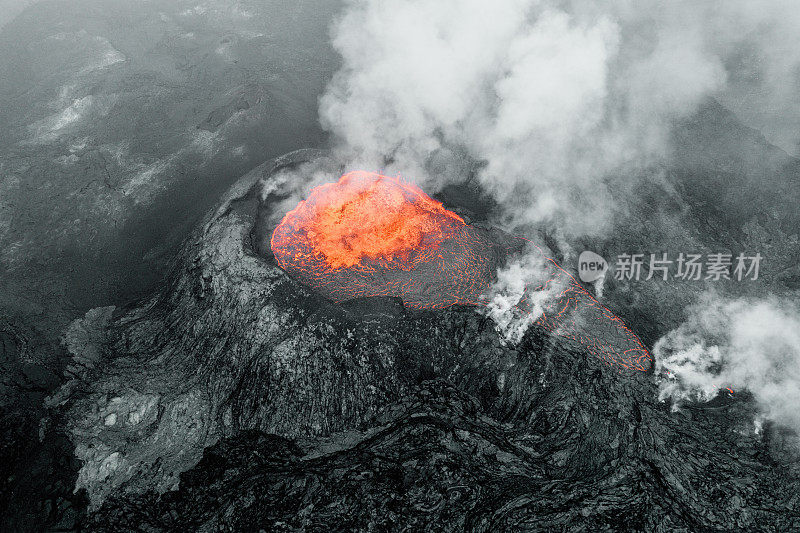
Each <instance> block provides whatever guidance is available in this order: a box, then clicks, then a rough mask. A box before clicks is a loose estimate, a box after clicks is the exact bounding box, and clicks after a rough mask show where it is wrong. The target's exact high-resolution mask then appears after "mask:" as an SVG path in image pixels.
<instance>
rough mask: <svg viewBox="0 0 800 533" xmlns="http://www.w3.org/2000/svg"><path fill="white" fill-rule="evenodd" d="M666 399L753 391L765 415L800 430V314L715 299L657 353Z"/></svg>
mask: <svg viewBox="0 0 800 533" xmlns="http://www.w3.org/2000/svg"><path fill="white" fill-rule="evenodd" d="M653 351H654V355H655V356H656V361H657V370H660V371H662V372H667V373H668V374H669V377H667V378H665V379H664V380H663V381H662V383H661V399H666V398H668V397H669V398H672V399H674V400H677V401H678V402H680V401H681V400H687V399H689V400H698V399H699V400H708V399H711V398H713V397H714V396H716V394H717V393H718V392H719V391H720V390H721V389H724V388H726V387H731V388H732V389H734V390H739V389H748V390H749V391H750V392H751V393H752V394H753V396H754V398H755V400H756V401H757V402H758V404H759V405H760V407H761V408H762V410H763V411H764V414H765V415H766V416H767V417H770V418H773V419H775V420H776V421H778V422H781V423H783V424H787V425H790V426H792V427H794V428H796V429H798V430H800V412H798V410H797V406H798V405H800V309H798V307H797V306H796V305H792V304H788V303H785V302H781V301H778V300H777V299H768V300H748V299H735V300H724V299H721V298H718V297H715V296H713V295H709V296H706V297H705V298H704V299H703V301H702V302H701V303H700V304H698V305H697V306H695V307H693V308H692V309H691V310H690V313H689V317H688V319H687V321H686V322H685V323H684V324H683V325H681V326H680V327H679V328H677V329H675V330H673V331H672V332H670V333H669V334H667V335H665V336H664V337H663V338H662V339H661V340H659V341H658V342H657V343H656V345H655V348H654V350H653Z"/></svg>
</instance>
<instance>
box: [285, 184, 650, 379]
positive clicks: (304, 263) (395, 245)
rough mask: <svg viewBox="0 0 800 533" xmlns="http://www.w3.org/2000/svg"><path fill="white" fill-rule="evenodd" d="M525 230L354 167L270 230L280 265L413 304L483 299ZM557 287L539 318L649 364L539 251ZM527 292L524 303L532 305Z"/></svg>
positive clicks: (634, 363) (320, 288)
mask: <svg viewBox="0 0 800 533" xmlns="http://www.w3.org/2000/svg"><path fill="white" fill-rule="evenodd" d="M523 241H524V240H523V239H519V238H516V237H513V236H509V235H507V234H500V233H499V232H492V231H490V230H486V229H483V228H479V227H476V226H471V225H469V224H466V223H465V222H464V220H463V219H462V218H461V217H459V216H458V215H457V214H455V213H453V212H452V211H449V210H448V209H446V208H445V207H444V206H443V205H442V204H441V203H440V202H437V201H436V200H434V199H432V198H431V197H429V196H428V195H427V194H425V193H424V192H423V191H422V190H421V189H420V188H418V187H416V186H415V185H412V184H409V183H405V182H403V181H401V180H399V179H397V178H391V177H388V176H382V175H380V174H375V173H371V172H362V171H356V172H350V173H348V174H345V175H344V176H342V177H341V178H340V179H339V181H338V182H336V183H328V184H325V185H320V186H318V187H316V188H314V189H313V190H312V191H311V193H310V194H309V196H308V198H307V199H306V200H304V201H301V202H300V203H299V204H298V205H297V207H295V208H294V209H293V210H291V211H289V212H288V213H287V214H286V216H284V217H283V220H282V221H281V223H280V224H279V225H278V226H277V227H276V228H275V231H274V232H273V233H272V239H271V247H272V252H273V254H274V256H275V260H276V262H277V263H278V265H279V266H280V267H281V268H282V269H283V270H285V271H286V272H287V273H289V274H291V275H292V276H294V277H295V278H296V279H298V280H300V281H301V282H303V283H305V284H306V285H308V286H310V287H312V288H313V289H315V290H316V291H317V292H320V293H321V294H323V295H325V296H327V297H329V298H330V299H332V300H334V301H336V302H342V301H345V300H350V299H353V298H360V297H368V296H394V297H399V298H401V299H402V300H403V303H404V304H405V305H406V306H407V307H409V308H412V309H441V308H445V307H450V306H452V305H457V304H461V305H485V303H484V302H483V301H482V300H481V296H482V295H484V294H485V293H486V292H487V289H488V288H489V285H490V284H491V282H492V279H493V276H494V272H495V271H496V270H497V268H498V267H499V266H500V265H501V264H502V262H503V261H504V260H505V258H506V257H507V256H508V255H509V253H512V252H513V251H514V250H519V249H520V248H521V247H522V244H523ZM542 257H543V258H545V259H546V260H547V261H548V262H549V264H550V265H551V266H550V271H551V273H550V277H549V279H548V280H546V281H545V282H544V283H542V284H541V285H540V286H537V287H536V288H533V289H531V288H529V289H530V290H527V291H526V292H527V293H528V294H533V293H534V292H535V291H538V290H548V289H552V287H558V291H557V294H556V297H555V298H549V299H548V300H549V303H547V304H546V307H545V308H544V310H543V312H541V314H540V316H539V317H538V318H537V320H536V322H535V323H536V324H537V325H539V326H540V327H542V328H544V329H545V330H548V331H550V332H551V333H552V334H554V335H558V336H561V337H564V338H566V339H569V340H571V341H574V342H577V343H579V344H581V345H583V347H584V349H585V350H586V351H588V352H589V353H591V354H593V355H595V356H597V357H600V358H601V359H602V360H604V361H605V362H606V363H608V364H610V365H615V366H616V365H618V366H619V367H620V368H625V369H632V370H640V371H646V370H648V369H649V368H650V367H651V366H652V356H651V355H650V352H649V351H648V350H647V349H646V348H645V347H644V345H643V344H642V342H641V341H640V340H639V338H638V337H637V336H636V335H635V334H634V333H633V332H632V331H631V330H630V329H628V328H627V326H625V324H624V323H623V321H622V320H621V319H620V318H619V317H617V316H616V315H614V313H612V312H611V311H610V310H608V309H607V308H606V307H605V306H603V305H602V304H600V302H598V301H597V300H596V299H595V298H594V297H593V296H592V295H591V294H589V293H588V292H587V291H586V289H584V288H583V286H582V285H580V284H579V283H578V282H577V281H576V280H575V279H574V278H573V277H572V276H571V275H570V274H569V273H568V272H566V271H565V270H564V269H563V268H561V267H560V266H559V265H558V264H557V263H556V262H555V261H553V260H552V259H550V258H547V257H546V256H544V254H542ZM533 300H534V299H533V298H530V297H527V295H526V297H524V298H523V299H522V301H521V302H520V303H519V306H518V307H519V309H521V310H523V312H525V310H526V309H528V310H532V309H533V308H534V304H533V303H532V302H533Z"/></svg>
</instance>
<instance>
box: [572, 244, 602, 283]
mask: <svg viewBox="0 0 800 533" xmlns="http://www.w3.org/2000/svg"><path fill="white" fill-rule="evenodd" d="M607 270H608V263H606V260H605V259H603V258H602V257H601V256H599V255H597V254H596V253H594V252H589V251H586V252H582V253H581V255H580V256H579V257H578V276H580V278H581V281H585V282H586V283H591V282H593V281H597V280H598V279H600V278H602V277H603V276H604V275H605V273H606V271H607Z"/></svg>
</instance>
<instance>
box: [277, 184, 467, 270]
mask: <svg viewBox="0 0 800 533" xmlns="http://www.w3.org/2000/svg"><path fill="white" fill-rule="evenodd" d="M462 226H464V221H463V220H462V219H461V218H460V217H459V216H458V215H456V214H455V213H452V212H451V211H448V210H447V209H445V208H444V207H443V206H442V204H441V203H439V202H437V201H435V200H433V199H432V198H430V197H429V196H428V195H426V194H425V193H424V192H422V190H421V189H420V188H418V187H416V186H414V185H412V184H409V183H403V182H401V181H400V180H399V179H396V178H390V177H388V176H381V175H380V174H373V173H370V172H350V173H349V174H345V175H344V176H342V177H341V178H340V179H339V181H338V182H337V183H328V184H325V185H321V186H319V187H317V188H315V189H314V190H312V191H311V194H310V195H309V197H308V199H307V200H304V201H302V202H300V204H299V205H298V206H297V207H296V208H295V209H293V210H292V211H290V212H289V213H287V214H286V216H285V217H284V219H283V221H282V222H281V224H280V226H279V227H278V229H277V230H276V232H275V233H274V234H273V236H272V248H273V250H278V252H282V251H290V250H291V251H292V252H294V253H293V257H292V258H291V259H292V260H294V261H300V262H302V261H308V260H315V261H316V260H320V259H322V260H324V261H325V263H327V266H328V267H329V268H331V269H338V268H351V267H356V266H362V267H363V266H365V262H375V261H379V262H382V263H384V264H388V263H392V262H395V266H397V267H402V266H404V265H403V264H404V263H405V262H407V261H408V260H409V257H410V255H411V254H412V253H417V252H419V251H420V250H423V249H427V250H430V249H435V248H438V247H439V245H440V244H441V243H442V241H443V240H445V239H446V238H447V235H448V234H451V233H452V232H453V231H455V230H457V229H458V228H460V227H462ZM298 238H300V239H303V240H304V241H305V242H304V243H303V244H304V246H301V247H293V246H291V243H290V242H289V241H290V240H296V239H298ZM287 245H288V246H287ZM298 253H299V254H300V256H298V255H297V254H298ZM306 254H312V255H313V256H314V257H313V258H312V257H303V255H306ZM276 259H277V260H278V263H279V264H281V266H285V264H286V263H288V261H289V259H290V258H289V257H286V254H281V253H276ZM395 259H397V261H395Z"/></svg>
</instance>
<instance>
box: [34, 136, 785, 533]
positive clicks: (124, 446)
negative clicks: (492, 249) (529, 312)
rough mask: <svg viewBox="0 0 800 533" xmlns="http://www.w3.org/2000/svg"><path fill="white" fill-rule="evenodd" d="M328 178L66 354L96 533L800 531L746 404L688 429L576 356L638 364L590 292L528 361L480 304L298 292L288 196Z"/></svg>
mask: <svg viewBox="0 0 800 533" xmlns="http://www.w3.org/2000/svg"><path fill="white" fill-rule="evenodd" d="M320 170H324V171H325V172H333V174H330V175H335V176H338V175H340V174H341V172H340V171H341V169H340V168H338V165H337V163H336V162H335V161H333V160H331V159H330V158H329V157H328V156H327V155H326V154H325V153H322V152H319V151H311V150H304V151H299V152H293V153H291V154H288V155H286V156H283V157H281V158H278V159H276V160H273V161H270V162H269V163H266V164H265V165H263V166H261V167H258V168H256V169H254V170H253V171H252V172H250V173H249V174H248V175H246V176H244V177H243V178H242V179H241V180H240V181H239V183H237V184H236V185H235V186H234V187H233V188H232V190H231V191H230V192H229V193H228V194H227V195H226V197H225V198H224V199H223V200H222V202H221V204H220V206H219V208H218V209H216V210H214V211H213V212H212V213H210V214H209V215H208V217H207V218H206V219H205V220H204V221H203V223H202V224H200V225H199V226H198V227H197V229H196V231H195V232H194V233H193V235H192V237H191V238H190V239H189V240H187V241H186V243H185V244H184V246H183V247H182V249H181V250H180V251H179V253H178V254H177V258H176V260H175V264H174V267H173V269H172V271H171V273H170V274H169V276H168V277H167V278H166V279H165V280H164V283H163V285H162V287H161V288H160V290H159V291H158V292H157V293H155V294H153V295H152V296H151V297H150V298H148V299H146V300H144V301H141V302H139V303H137V304H136V305H132V306H130V307H128V308H124V309H122V308H97V309H93V310H91V311H90V312H88V313H87V314H86V316H85V317H84V318H82V319H80V320H78V321H76V322H74V323H73V324H72V326H71V327H70V329H69V331H68V332H67V333H66V335H65V342H66V344H67V347H68V349H69V350H70V351H71V353H72V355H73V364H72V365H71V367H70V368H69V370H68V372H69V375H70V376H71V380H70V381H69V382H68V383H67V384H66V385H65V386H64V387H63V388H62V389H61V390H60V391H58V392H57V393H56V394H54V395H53V396H52V397H50V399H49V405H50V406H51V408H53V409H55V410H59V411H60V412H61V415H62V416H63V417H64V419H65V420H66V425H67V428H68V431H69V435H70V438H71V440H72V443H73V444H74V446H75V454H76V456H77V458H78V459H79V460H80V461H81V463H82V467H81V470H80V472H79V476H78V480H77V486H76V489H85V490H86V491H87V494H88V497H89V499H90V501H91V506H90V509H89V516H88V523H87V524H86V529H87V530H90V531H176V530H197V531H220V530H225V531H231V530H232V531H259V530H264V531H301V530H310V531H317V530H325V531H378V530H388V531H403V530H405V531H408V530H422V531H498V530H501V531H502V530H506V531H516V530H532V531H547V530H559V531H597V530H637V531H664V532H666V531H716V530H726V531H753V530H783V531H789V530H797V529H799V528H800V517H799V516H798V513H797V512H796V511H795V510H796V509H797V508H798V506H797V501H796V499H797V494H800V491H798V488H800V487H798V482H797V479H800V477H799V476H798V475H797V474H798V472H797V456H796V454H793V453H792V452H791V450H793V449H795V448H794V445H795V443H793V442H789V441H788V440H787V439H788V437H787V439H783V440H782V439H780V438H778V437H777V435H778V434H777V433H775V432H773V433H771V435H772V437H771V438H770V439H764V438H762V436H761V435H759V434H757V433H754V432H753V430H752V427H751V426H752V422H751V421H752V419H753V418H752V416H753V414H754V412H755V408H754V407H753V405H752V403H751V402H749V401H748V400H747V398H746V395H744V394H737V395H736V396H735V397H728V396H726V397H720V398H718V399H717V400H715V401H714V402H712V403H711V404H701V405H696V406H693V405H690V406H688V407H687V408H685V409H683V410H682V411H679V412H672V411H671V410H670V408H669V406H668V405H665V404H663V403H661V402H659V401H658V400H657V387H656V384H655V383H654V381H653V376H652V375H651V374H650V373H648V372H623V371H620V370H619V369H618V368H617V367H618V365H610V364H609V363H608V362H607V361H604V359H603V357H602V356H601V357H598V356H597V355H596V354H593V353H592V352H591V350H589V349H588V348H587V346H586V344H585V343H584V342H582V341H581V340H580V338H577V337H578V336H583V337H584V338H588V337H591V338H595V339H599V340H602V341H603V342H604V343H607V344H609V345H612V346H614V345H616V344H615V343H617V342H624V339H621V337H620V335H619V331H618V330H617V329H616V327H612V326H609V328H610V329H607V330H606V329H605V328H606V325H605V324H608V320H611V319H609V318H608V317H606V319H608V320H607V321H606V322H603V323H602V324H601V322H600V319H598V320H597V321H594V320H589V319H585V317H583V316H582V315H581V314H580V313H583V312H586V311H581V309H585V308H586V307H587V306H586V305H579V304H576V303H575V300H576V298H578V297H579V296H573V295H571V294H570V292H574V293H575V295H577V294H578V293H579V291H578V289H577V288H575V289H574V291H570V290H567V292H566V293H565V294H564V295H562V298H560V299H559V300H561V299H563V298H566V299H567V300H566V303H565V305H562V306H560V307H558V308H557V309H554V312H555V313H556V314H557V313H559V312H560V313H561V315H560V317H559V320H561V322H560V324H561V326H562V327H561V328H560V331H558V332H553V331H551V329H550V328H547V327H545V326H544V325H543V324H537V323H534V324H533V325H532V326H531V327H530V328H529V329H528V330H527V332H526V334H525V336H524V337H523V338H522V340H521V341H520V342H519V343H517V344H513V345H511V344H507V343H504V342H502V339H501V337H500V335H499V334H498V333H497V331H496V329H495V324H494V323H493V322H492V321H491V320H490V319H489V318H488V317H487V316H486V315H485V314H484V313H481V312H480V310H479V308H478V306H474V305H454V306H449V307H446V308H441V309H413V308H410V307H409V306H406V305H403V300H402V298H401V297H391V296H378V297H365V298H358V299H355V300H347V301H341V302H337V301H334V299H332V298H331V297H330V295H328V296H326V295H325V294H323V293H321V292H320V291H318V290H315V289H313V288H311V287H309V286H308V285H307V284H306V283H303V282H302V281H301V280H299V279H297V278H295V277H293V276H292V275H290V274H288V273H287V272H286V271H284V270H283V269H282V268H280V266H279V264H278V262H277V261H276V258H275V257H274V256H272V254H271V250H270V246H269V238H270V235H271V231H272V229H274V228H275V227H277V225H278V224H279V223H280V220H281V219H282V217H283V216H284V215H285V214H286V212H287V211H288V210H290V209H291V208H293V207H294V206H295V205H296V204H297V199H296V198H295V199H292V198H293V197H294V196H293V194H294V192H293V190H291V188H290V184H291V183H292V180H290V179H286V178H287V176H291V175H295V176H298V175H304V174H308V175H310V174H311V173H312V172H317V171H320ZM487 231H488V230H487ZM492 242H497V241H496V240H492ZM554 268H555V267H554ZM563 288H564V289H569V286H564V287H563ZM534 289H536V288H535V287H534ZM595 312H597V313H601V314H602V313H604V311H602V310H601V309H600V308H596V309H595V310H594V311H591V313H595ZM547 316H548V317H551V316H552V317H555V314H550V313H548V314H547ZM573 318H574V319H575V321H574V328H575V329H574V330H571V331H572V333H571V335H572V336H574V337H576V338H574V339H573V338H571V337H570V335H565V334H564V333H563V332H564V331H566V329H565V327H563V325H564V324H567V323H569V320H571V319H573ZM595 322H597V324H601V325H600V326H597V325H595ZM611 322H613V320H611ZM631 334H633V332H631ZM597 351H598V353H599V352H600V350H599V349H597Z"/></svg>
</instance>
